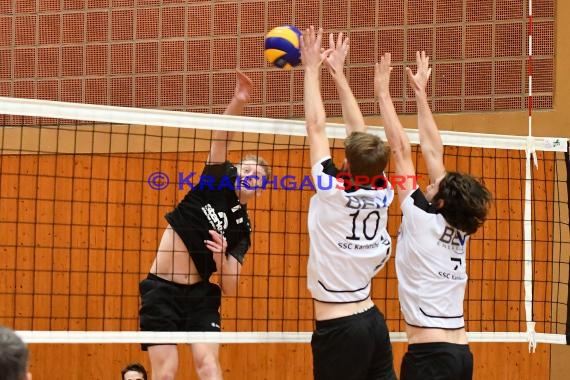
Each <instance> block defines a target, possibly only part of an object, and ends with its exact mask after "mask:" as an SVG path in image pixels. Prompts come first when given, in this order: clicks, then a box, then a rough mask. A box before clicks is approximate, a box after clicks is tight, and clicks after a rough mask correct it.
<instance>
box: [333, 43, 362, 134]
mask: <svg viewBox="0 0 570 380" xmlns="http://www.w3.org/2000/svg"><path fill="white" fill-rule="evenodd" d="M329 44H330V49H329V50H330V54H328V56H327V57H326V58H325V60H324V62H323V63H324V64H325V66H326V67H327V68H328V69H329V73H330V74H331V76H332V78H333V80H334V83H335V85H336V90H337V92H338V97H339V99H340V104H341V106H342V116H343V118H344V123H345V126H346V134H347V136H348V135H350V134H351V133H352V132H366V129H367V126H366V124H364V117H363V116H362V112H361V111H360V107H359V106H358V103H357V102H356V98H355V97H354V94H353V93H352V90H351V89H350V85H349V84H348V80H347V79H346V76H345V75H344V60H345V59H346V56H347V54H348V49H349V45H348V37H346V38H344V39H343V34H342V32H341V33H339V34H338V37H337V40H336V43H335V41H334V37H333V34H332V33H331V34H330V35H329Z"/></svg>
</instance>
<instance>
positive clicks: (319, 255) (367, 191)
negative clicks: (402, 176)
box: [307, 156, 394, 303]
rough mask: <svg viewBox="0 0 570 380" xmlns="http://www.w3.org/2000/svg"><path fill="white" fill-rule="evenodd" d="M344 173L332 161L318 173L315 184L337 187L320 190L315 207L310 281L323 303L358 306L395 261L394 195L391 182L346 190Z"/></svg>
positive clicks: (311, 210) (324, 161)
mask: <svg viewBox="0 0 570 380" xmlns="http://www.w3.org/2000/svg"><path fill="white" fill-rule="evenodd" d="M338 173H339V170H338V169H337V168H336V167H335V166H334V164H333V162H332V160H331V158H330V156H329V157H325V158H323V159H322V160H321V161H319V162H318V163H316V164H315V165H314V166H313V168H312V176H313V180H314V181H315V183H330V181H332V183H333V185H332V186H324V187H321V186H317V193H316V194H315V195H313V197H312V198H311V202H310V205H309V216H308V228H309V237H310V255H309V261H308V268H307V282H308V288H309V291H310V292H311V294H312V296H313V298H314V299H316V300H318V301H322V302H337V303H344V302H357V301H361V300H364V299H366V298H367V297H368V296H369V295H370V283H371V279H372V277H374V276H375V275H376V274H377V273H378V271H380V269H382V267H383V266H384V264H385V263H386V261H387V260H388V259H389V257H390V248H391V245H392V241H391V238H390V236H389V235H388V232H387V231H386V223H387V219H388V206H389V205H390V203H392V200H393V199H394V190H393V189H392V186H391V185H390V184H389V183H386V184H384V185H383V186H378V187H377V188H372V187H363V186H360V187H359V188H358V189H345V186H344V184H343V183H342V182H341V181H339V180H338V179H337V178H336V176H337V175H338ZM380 174H382V173H380ZM319 177H321V178H319ZM322 177H328V178H324V179H323V178H322ZM337 185H338V186H337Z"/></svg>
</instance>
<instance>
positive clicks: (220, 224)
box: [202, 203, 228, 233]
mask: <svg viewBox="0 0 570 380" xmlns="http://www.w3.org/2000/svg"><path fill="white" fill-rule="evenodd" d="M202 212H203V213H204V215H206V218H208V222H210V225H211V226H212V227H213V228H214V229H215V230H216V231H218V232H220V233H221V232H223V231H224V230H226V229H227V228H228V217H227V216H226V213H225V212H221V211H220V212H218V213H217V214H216V210H214V208H213V207H212V205H211V204H209V203H208V204H207V205H205V206H203V207H202Z"/></svg>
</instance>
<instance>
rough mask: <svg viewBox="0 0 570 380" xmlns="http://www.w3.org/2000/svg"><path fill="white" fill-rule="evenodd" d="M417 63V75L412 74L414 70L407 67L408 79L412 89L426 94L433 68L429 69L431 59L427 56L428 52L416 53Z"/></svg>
mask: <svg viewBox="0 0 570 380" xmlns="http://www.w3.org/2000/svg"><path fill="white" fill-rule="evenodd" d="M416 63H417V66H418V67H417V69H416V73H415V74H414V73H413V72H412V69H410V68H409V67H406V72H407V74H408V79H409V82H410V87H411V88H412V89H413V90H414V91H415V92H416V93H418V92H424V91H425V90H426V87H427V83H428V81H429V76H430V74H431V68H430V67H429V57H428V56H426V52H425V51H422V52H421V53H420V52H419V51H418V52H416Z"/></svg>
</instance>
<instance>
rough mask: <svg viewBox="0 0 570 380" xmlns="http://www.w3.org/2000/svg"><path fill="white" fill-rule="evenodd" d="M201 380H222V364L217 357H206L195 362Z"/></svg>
mask: <svg viewBox="0 0 570 380" xmlns="http://www.w3.org/2000/svg"><path fill="white" fill-rule="evenodd" d="M195 366H196V372H197V374H198V377H199V378H200V379H221V373H222V371H221V368H220V363H219V362H218V359H217V358H216V356H215V355H204V356H203V357H201V358H200V359H198V360H196V362H195Z"/></svg>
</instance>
